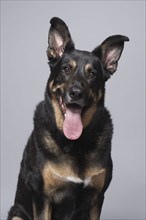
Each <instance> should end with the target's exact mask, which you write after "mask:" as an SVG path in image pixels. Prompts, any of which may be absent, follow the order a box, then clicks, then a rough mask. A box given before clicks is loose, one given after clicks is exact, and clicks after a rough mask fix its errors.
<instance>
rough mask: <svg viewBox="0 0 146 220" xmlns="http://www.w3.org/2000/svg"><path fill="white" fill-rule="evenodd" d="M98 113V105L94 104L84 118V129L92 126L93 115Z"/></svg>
mask: <svg viewBox="0 0 146 220" xmlns="http://www.w3.org/2000/svg"><path fill="white" fill-rule="evenodd" d="M96 111H97V107H96V104H94V105H93V106H91V107H90V108H89V109H87V110H86V112H85V113H84V114H83V116H82V123H83V127H87V126H88V125H89V124H90V122H91V120H92V118H93V115H94V114H95V112H96Z"/></svg>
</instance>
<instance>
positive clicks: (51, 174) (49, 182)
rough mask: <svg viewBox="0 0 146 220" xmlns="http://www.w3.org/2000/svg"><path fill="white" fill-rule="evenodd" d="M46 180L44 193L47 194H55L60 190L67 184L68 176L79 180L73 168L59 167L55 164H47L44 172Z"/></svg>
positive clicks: (61, 165) (62, 165)
mask: <svg viewBox="0 0 146 220" xmlns="http://www.w3.org/2000/svg"><path fill="white" fill-rule="evenodd" d="M42 175H43V180H44V191H45V192H47V193H51V192H52V193H53V192H55V191H56V190H57V189H58V188H60V187H63V186H65V185H66V184H67V176H72V177H74V178H77V175H76V174H75V172H74V171H73V169H72V168H71V166H69V165H67V163H65V164H60V165H59V166H58V165H56V164H53V163H47V164H46V165H45V166H44V168H43V171H42Z"/></svg>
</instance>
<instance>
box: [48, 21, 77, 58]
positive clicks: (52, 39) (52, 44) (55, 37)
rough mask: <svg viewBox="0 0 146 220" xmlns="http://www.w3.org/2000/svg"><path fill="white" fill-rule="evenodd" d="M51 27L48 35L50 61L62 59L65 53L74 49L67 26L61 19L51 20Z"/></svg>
mask: <svg viewBox="0 0 146 220" xmlns="http://www.w3.org/2000/svg"><path fill="white" fill-rule="evenodd" d="M50 23H51V27H50V30H49V35H48V49H47V56H48V59H49V60H50V59H53V58H55V59H58V58H60V57H61V56H62V55H63V53H64V51H67V50H71V49H73V48H74V43H73V41H72V39H71V35H70V33H69V30H68V27H67V25H66V24H65V23H64V21H62V20H61V19H60V18H57V17H54V18H52V19H51V20H50Z"/></svg>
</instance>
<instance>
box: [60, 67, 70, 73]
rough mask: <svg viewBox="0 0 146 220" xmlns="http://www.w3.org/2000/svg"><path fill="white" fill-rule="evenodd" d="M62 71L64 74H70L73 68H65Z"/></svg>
mask: <svg viewBox="0 0 146 220" xmlns="http://www.w3.org/2000/svg"><path fill="white" fill-rule="evenodd" d="M62 70H63V72H65V73H67V74H69V73H70V71H71V67H70V66H64V67H63V69H62Z"/></svg>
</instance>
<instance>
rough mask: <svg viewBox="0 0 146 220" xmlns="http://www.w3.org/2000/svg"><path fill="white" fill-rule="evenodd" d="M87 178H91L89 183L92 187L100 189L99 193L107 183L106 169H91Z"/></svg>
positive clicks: (87, 172) (88, 170)
mask: <svg viewBox="0 0 146 220" xmlns="http://www.w3.org/2000/svg"><path fill="white" fill-rule="evenodd" d="M86 176H87V177H90V178H91V180H90V183H89V185H90V186H92V187H93V188H96V189H98V190H99V191H100V190H102V188H103V187H104V183H105V176H106V169H104V168H97V167H94V168H93V167H91V168H89V169H87V171H86Z"/></svg>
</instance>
